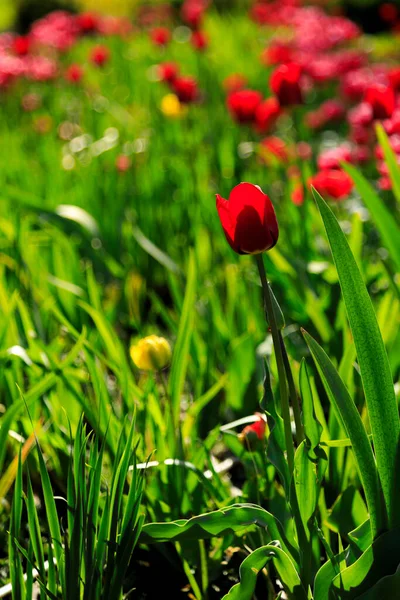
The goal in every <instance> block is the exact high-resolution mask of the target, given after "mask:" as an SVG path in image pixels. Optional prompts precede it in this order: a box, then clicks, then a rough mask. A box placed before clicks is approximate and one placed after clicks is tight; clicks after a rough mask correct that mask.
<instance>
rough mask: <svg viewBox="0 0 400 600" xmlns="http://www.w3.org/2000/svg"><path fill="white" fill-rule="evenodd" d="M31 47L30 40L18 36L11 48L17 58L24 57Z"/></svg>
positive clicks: (23, 36)
mask: <svg viewBox="0 0 400 600" xmlns="http://www.w3.org/2000/svg"><path fill="white" fill-rule="evenodd" d="M31 45H32V42H31V39H30V38H29V37H28V36H27V35H18V36H17V37H16V38H15V39H14V41H13V45H12V48H13V50H14V52H15V54H17V55H18V56H26V55H27V54H28V53H29V50H30V48H31Z"/></svg>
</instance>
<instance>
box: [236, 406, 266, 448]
mask: <svg viewBox="0 0 400 600" xmlns="http://www.w3.org/2000/svg"><path fill="white" fill-rule="evenodd" d="M256 416H257V417H258V420H257V421H255V422H254V423H251V425H247V426H246V427H245V428H244V429H243V431H242V432H241V433H240V434H239V438H240V439H241V441H245V440H246V441H247V442H249V443H250V445H251V443H252V442H255V441H260V442H262V441H263V440H264V439H265V429H266V425H267V423H266V421H265V419H264V417H263V416H262V415H261V414H260V413H256Z"/></svg>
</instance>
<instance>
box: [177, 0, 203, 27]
mask: <svg viewBox="0 0 400 600" xmlns="http://www.w3.org/2000/svg"><path fill="white" fill-rule="evenodd" d="M206 8H207V4H206V2H204V1H202V0H186V2H184V3H183V6H182V10H181V16H182V21H184V22H185V23H187V24H188V25H189V26H190V27H192V28H193V29H198V28H199V27H200V25H201V24H202V22H203V17H204V13H205V10H206Z"/></svg>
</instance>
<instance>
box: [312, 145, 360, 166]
mask: <svg viewBox="0 0 400 600" xmlns="http://www.w3.org/2000/svg"><path fill="white" fill-rule="evenodd" d="M352 161H353V154H352V149H351V147H350V146H349V144H341V145H339V146H336V147H335V148H328V149H327V150H323V151H322V152H321V153H320V154H319V156H318V159H317V166H318V169H319V170H320V171H327V170H330V169H341V163H342V162H348V163H351V162H352Z"/></svg>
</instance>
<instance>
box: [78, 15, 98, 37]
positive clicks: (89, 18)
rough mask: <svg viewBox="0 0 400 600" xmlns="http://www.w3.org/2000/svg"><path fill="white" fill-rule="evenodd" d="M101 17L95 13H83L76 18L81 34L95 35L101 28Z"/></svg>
mask: <svg viewBox="0 0 400 600" xmlns="http://www.w3.org/2000/svg"><path fill="white" fill-rule="evenodd" d="M99 21H100V19H99V17H98V15H96V14H95V13H93V12H83V13H81V14H80V15H77V16H76V22H77V24H78V27H79V29H80V31H81V33H93V32H95V31H97V29H98V26H99Z"/></svg>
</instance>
